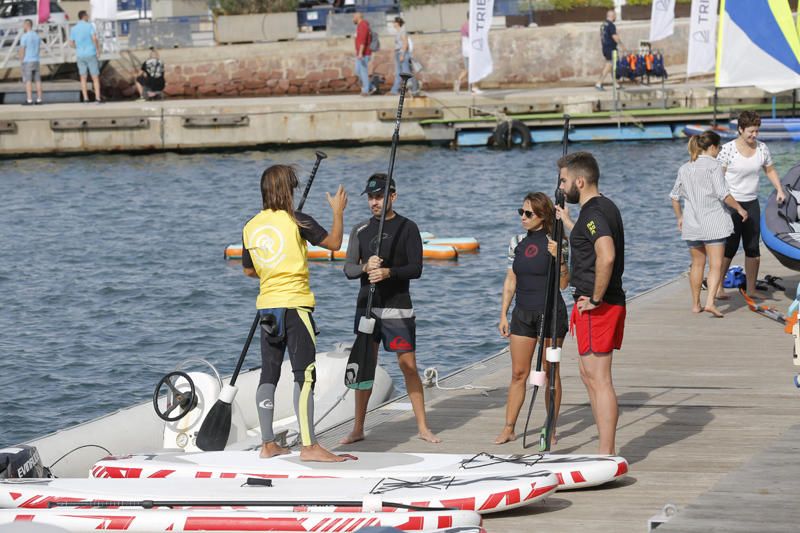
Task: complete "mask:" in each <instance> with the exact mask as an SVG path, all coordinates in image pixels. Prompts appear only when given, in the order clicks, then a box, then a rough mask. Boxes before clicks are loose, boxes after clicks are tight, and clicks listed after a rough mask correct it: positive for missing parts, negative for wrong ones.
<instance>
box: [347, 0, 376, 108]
mask: <svg viewBox="0 0 800 533" xmlns="http://www.w3.org/2000/svg"><path fill="white" fill-rule="evenodd" d="M353 24H355V25H356V38H355V44H356V76H358V79H359V80H361V96H369V95H370V94H372V93H374V92H375V91H377V90H378V89H377V87H375V86H374V85H372V82H371V81H370V78H369V59H370V57H372V47H371V44H372V30H371V28H370V27H369V22H367V21H366V20H365V19H364V15H363V14H362V13H361V12H360V11H356V12H355V13H353Z"/></svg>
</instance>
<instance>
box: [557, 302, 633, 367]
mask: <svg viewBox="0 0 800 533" xmlns="http://www.w3.org/2000/svg"><path fill="white" fill-rule="evenodd" d="M569 330H570V333H571V334H572V336H573V337H577V340H578V353H579V354H580V355H586V354H588V353H594V354H607V353H611V352H613V351H614V350H619V349H620V348H622V334H623V333H624V331H625V306H624V305H612V304H609V303H606V302H602V303H601V304H600V306H599V307H596V308H595V309H592V310H591V311H585V312H583V313H578V306H577V305H576V306H574V307H573V308H572V315H571V316H570V318H569Z"/></svg>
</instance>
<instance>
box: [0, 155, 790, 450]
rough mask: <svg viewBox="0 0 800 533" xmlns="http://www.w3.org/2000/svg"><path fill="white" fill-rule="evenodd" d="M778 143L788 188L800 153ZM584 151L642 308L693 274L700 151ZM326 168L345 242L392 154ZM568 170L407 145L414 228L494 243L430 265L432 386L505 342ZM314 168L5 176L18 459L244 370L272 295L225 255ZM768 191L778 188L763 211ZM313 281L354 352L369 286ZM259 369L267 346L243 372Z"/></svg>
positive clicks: (5, 398)
mask: <svg viewBox="0 0 800 533" xmlns="http://www.w3.org/2000/svg"><path fill="white" fill-rule="evenodd" d="M769 146H770V149H771V151H772V154H773V158H774V160H775V164H776V168H777V169H778V171H779V173H780V174H783V172H785V171H787V170H788V169H789V168H790V166H791V165H792V164H794V162H795V161H796V160H797V155H798V148H797V146H796V145H795V144H792V143H777V142H775V143H770V145H769ZM581 149H584V150H590V151H592V152H593V153H594V154H595V155H596V157H597V158H598V160H599V163H600V168H601V181H600V187H601V190H602V192H603V193H604V194H606V195H607V196H609V197H610V198H611V199H612V200H614V201H615V202H616V203H617V205H618V206H619V207H620V209H621V212H622V216H623V219H624V222H625V233H626V264H625V288H626V290H627V292H628V295H629V296H633V295H635V294H637V293H641V292H642V291H645V290H647V289H649V288H651V287H654V286H656V285H659V284H661V283H663V282H665V281H668V280H670V279H672V278H674V277H675V276H677V275H679V274H680V273H682V272H684V271H686V269H687V267H688V264H689V256H688V253H687V252H686V247H685V245H684V244H683V243H682V242H681V240H680V236H679V233H678V231H677V227H676V223H675V218H674V215H673V213H672V209H671V206H670V202H669V198H668V193H669V191H670V189H671V187H672V184H673V182H674V179H675V175H676V171H677V169H678V167H679V166H680V165H681V164H682V163H683V162H685V161H686V160H687V157H688V154H687V152H686V146H685V142H683V141H659V142H650V143H647V142H637V143H616V144H593V145H573V146H571V147H570V150H571V151H576V150H581ZM326 151H327V153H328V156H329V158H328V159H326V160H325V161H323V163H322V166H321V168H320V170H319V173H318V175H317V178H316V181H315V183H314V185H313V187H312V189H311V194H310V196H309V199H308V202H307V203H306V208H305V211H306V212H307V213H309V214H311V215H312V216H314V217H315V218H316V219H317V220H318V221H319V222H320V223H321V224H322V225H323V226H325V227H330V223H331V214H330V209H329V207H328V205H327V203H326V201H325V192H326V191H329V192H333V191H334V190H335V188H336V186H337V185H338V184H339V183H342V184H344V186H345V188H346V189H347V191H348V192H349V194H350V201H349V205H348V208H347V211H346V213H345V226H346V231H349V229H350V228H351V227H352V226H353V225H354V224H356V223H357V222H360V221H362V220H364V219H366V218H367V217H368V216H369V211H368V209H367V205H366V198H365V197H364V196H360V193H361V191H362V190H363V187H364V183H365V181H366V178H367V177H368V176H369V175H370V174H371V173H373V172H385V171H386V167H387V160H388V154H389V148H388V147H387V146H372V147H353V148H329V149H326ZM560 153H561V148H560V146H558V145H545V146H541V147H540V146H537V147H535V148H534V149H532V150H529V151H511V152H492V151H488V150H486V149H474V150H461V151H451V150H448V149H444V148H433V147H429V146H402V147H401V148H400V150H399V153H398V159H397V164H396V169H395V177H396V181H397V186H398V199H397V204H396V209H397V211H398V212H399V213H401V214H403V215H405V216H408V217H410V218H411V219H413V220H414V221H416V222H417V224H418V225H419V227H420V229H421V230H423V231H428V232H431V233H434V234H435V235H436V236H439V237H475V238H477V239H478V240H479V241H480V243H481V250H480V252H479V253H477V254H462V255H461V256H460V257H459V259H458V261H455V262H449V261H447V262H445V261H440V262H426V263H425V266H424V270H423V274H422V278H421V279H419V280H416V281H414V282H412V285H411V287H412V298H413V300H414V305H415V308H416V311H417V317H418V318H417V325H418V331H417V348H418V351H417V359H418V363H419V366H420V369H423V368H425V367H428V366H435V367H437V368H438V370H439V372H440V374H442V375H444V374H446V373H448V372H450V371H453V370H456V369H458V368H461V367H463V366H465V365H467V364H469V363H471V362H474V361H477V360H480V359H482V358H483V357H486V356H487V355H489V354H491V353H494V352H496V351H498V350H499V349H501V348H502V347H503V346H504V345H505V341H504V339H503V338H501V337H500V336H499V334H498V333H497V328H496V326H497V321H498V316H499V307H500V295H501V289H502V284H503V279H504V276H505V272H506V268H507V259H506V253H507V248H508V242H509V240H510V238H511V236H512V235H513V234H514V233H517V232H520V224H519V222H520V221H519V216H518V215H517V213H516V210H517V208H518V207H520V205H521V199H522V197H523V196H524V194H525V193H527V192H528V191H536V190H542V191H545V192H548V193H552V191H553V189H554V188H555V185H556V173H557V170H556V166H555V161H556V160H557V159H558V157H559V156H560ZM313 161H314V150H313V149H310V148H303V149H281V150H269V151H249V152H239V153H222V154H220V153H201V154H190V155H185V154H157V155H91V156H84V157H67V158H39V159H21V160H16V161H14V160H3V161H0V189H1V190H2V199H3V202H2V203H3V209H2V210H0V244H2V247H3V250H2V254H0V332H2V335H0V364H2V369H0V413H2V415H3V416H2V418H0V446H3V445H7V444H12V443H17V442H21V441H24V440H27V439H30V438H33V437H36V436H39V435H42V434H46V433H50V432H52V431H55V430H57V429H59V428H64V427H67V426H70V425H73V424H75V423H78V422H81V421H85V420H88V419H91V418H94V417H96V416H99V415H102V414H105V413H108V412H111V411H113V410H115V409H118V408H121V407H125V406H128V405H131V404H133V403H137V402H141V401H144V400H147V399H148V398H149V397H150V396H151V395H152V392H153V388H154V386H155V384H156V382H157V381H158V380H159V378H160V377H161V376H162V375H163V374H165V373H167V372H169V371H171V370H173V369H174V368H175V366H176V365H178V364H179V363H181V362H182V361H184V360H186V359H196V358H201V359H206V360H208V361H210V362H211V363H213V364H214V365H216V366H217V368H218V369H219V370H220V372H221V373H223V374H229V373H230V372H232V370H233V367H234V365H235V362H236V359H237V357H238V355H239V352H240V350H241V346H242V344H243V342H244V340H245V337H246V334H247V331H248V328H249V325H250V323H251V321H252V316H253V313H254V310H255V297H256V294H257V291H258V286H257V282H256V281H255V280H253V279H250V278H247V277H245V276H243V275H242V272H241V265H240V263H238V262H226V261H225V260H224V259H223V249H224V247H225V246H226V245H227V244H231V243H236V242H239V241H240V239H241V228H242V226H243V224H244V223H245V222H246V221H247V220H248V219H249V218H250V217H251V216H252V215H254V214H255V213H256V212H258V210H259V209H260V202H261V199H260V192H259V178H260V175H261V172H262V171H263V170H264V169H265V168H266V167H267V166H269V165H270V164H273V163H277V162H281V163H294V164H297V165H298V167H299V174H300V176H301V180H302V181H304V180H305V179H306V177H307V175H308V172H309V170H310V168H311V166H312V164H313ZM769 190H770V186H769V184H768V182H767V180H766V179H763V180H762V201H763V200H764V199H765V198H766V196H767V194H768V192H769ZM573 212H574V214H577V208H575V207H573ZM762 253H765V254H767V253H769V252H768V251H767V250H766V248H764V247H763V246H762ZM310 268H311V285H312V289H313V290H314V292H315V294H316V298H317V307H316V312H315V320H316V322H317V325H318V326H319V328H320V330H321V335H320V336H319V337H318V349H319V350H321V351H324V350H328V349H330V348H331V347H332V346H333V345H334V343H337V342H345V343H349V342H352V340H353V338H354V335H353V332H352V325H353V314H354V305H355V298H356V293H357V290H358V282H357V281H348V280H347V279H346V278H345V277H344V274H343V273H342V270H341V263H312V265H311V267H310ZM688 305H689V303H688V302H687V306H688ZM625 355H626V352H625V350H624V349H623V350H622V353H621V355H620V356H621V357H625ZM381 362H382V364H384V366H385V367H386V368H387V370H389V372H390V374H391V375H392V376H393V378H394V380H395V385H396V386H397V388H398V390H402V377H401V375H400V372H399V370H398V368H397V365H396V364H395V362H394V361H393V356H392V355H391V354H385V353H382V354H381ZM258 365H260V356H259V350H258V346H257V343H255V345H254V346H252V347H251V351H250V354H249V356H248V359H247V361H246V363H245V367H247V368H250V367H255V366H258ZM433 429H434V430H435V428H433Z"/></svg>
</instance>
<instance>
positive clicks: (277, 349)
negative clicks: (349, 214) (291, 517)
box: [242, 165, 347, 462]
mask: <svg viewBox="0 0 800 533" xmlns="http://www.w3.org/2000/svg"><path fill="white" fill-rule="evenodd" d="M298 183H299V182H298V180H297V175H296V174H295V172H294V169H293V168H292V167H290V166H287V165H273V166H271V167H269V168H268V169H267V170H265V171H264V173H263V174H262V176H261V197H262V200H263V210H262V211H261V212H260V213H258V214H257V215H256V216H254V217H253V218H251V219H250V220H249V221H248V222H247V224H245V226H244V229H243V231H242V244H243V246H242V248H243V249H242V268H243V269H244V273H245V275H247V276H250V277H253V278H258V279H259V281H260V290H259V294H258V299H257V300H256V308H257V309H258V311H259V314H261V317H262V318H261V328H260V330H261V335H260V336H261V380H260V383H259V387H258V390H257V392H256V403H257V405H258V417H259V422H260V424H261V438H262V441H263V445H262V447H261V457H264V458H267V457H273V456H275V455H280V454H284V453H289V450H288V449H286V448H284V447H282V446H279V445H278V444H277V443H276V442H275V435H274V434H273V432H272V421H273V412H274V411H273V410H274V402H275V387H276V385H277V384H278V378H279V377H280V371H281V363H282V362H283V354H284V352H285V351H286V350H287V349H288V350H289V358H290V360H291V362H292V373H293V374H294V382H295V386H294V406H295V413H296V414H297V422H298V425H299V427H300V441H301V444H302V448H301V450H300V459H301V460H303V461H328V462H337V461H344V460H345V459H346V457H341V456H338V455H335V454H333V453H331V452H329V451H328V450H326V449H325V448H323V447H322V446H320V444H319V443H317V441H316V436H315V435H314V393H313V390H314V381H315V379H316V371H315V358H316V337H315V330H316V328H315V326H314V319H313V318H312V316H311V313H312V311H313V310H314V303H315V302H314V294H313V293H312V292H311V288H310V286H309V283H308V245H307V243H308V242H310V243H311V244H314V245H316V246H322V247H323V248H327V249H329V250H338V249H339V247H340V246H341V245H342V228H343V215H344V210H345V207H346V206H347V193H346V192H345V191H344V188H343V187H342V186H341V185H340V186H339V189H338V190H337V191H336V194H334V195H333V196H331V195H330V193H327V198H328V203H329V204H330V206H331V209H332V210H333V226H332V228H331V231H330V233H328V232H327V231H325V229H324V228H323V227H322V226H320V225H319V224H318V223H317V222H316V221H315V220H314V219H313V218H311V217H310V216H308V215H306V214H304V213H301V212H299V211H298V212H295V210H294V207H293V206H294V190H295V189H296V188H297V186H298Z"/></svg>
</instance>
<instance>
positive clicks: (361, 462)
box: [90, 451, 628, 490]
mask: <svg viewBox="0 0 800 533" xmlns="http://www.w3.org/2000/svg"><path fill="white" fill-rule="evenodd" d="M337 453H338V452H337ZM352 455H354V456H356V457H358V460H357V461H345V462H343V463H309V462H303V461H301V460H300V454H299V453H297V452H293V453H292V454H290V455H280V456H277V457H273V458H271V459H261V458H260V457H259V456H258V451H222V452H199V453H182V452H181V453H162V454H150V455H147V454H141V455H125V456H120V457H114V456H111V457H106V458H105V459H103V460H101V461H98V462H97V463H95V465H94V466H93V467H92V469H91V472H90V475H91V476H92V477H99V478H179V477H191V478H233V477H264V478H311V477H320V478H324V477H335V478H380V477H394V476H411V475H419V476H425V475H428V476H468V475H477V476H492V475H506V474H519V473H525V472H531V471H536V470H548V471H550V472H553V473H554V474H555V475H556V477H557V478H558V482H559V489H560V490H565V489H578V488H584V487H594V486H597V485H602V484H603V483H608V482H609V481H614V480H615V479H618V478H620V477H623V476H624V475H625V474H626V473H627V472H628V462H627V461H626V460H625V459H624V458H622V457H619V456H610V455H551V454H530V455H492V454H487V453H479V454H477V455H456V454H445V453H395V452H380V453H376V452H353V453H352Z"/></svg>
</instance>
